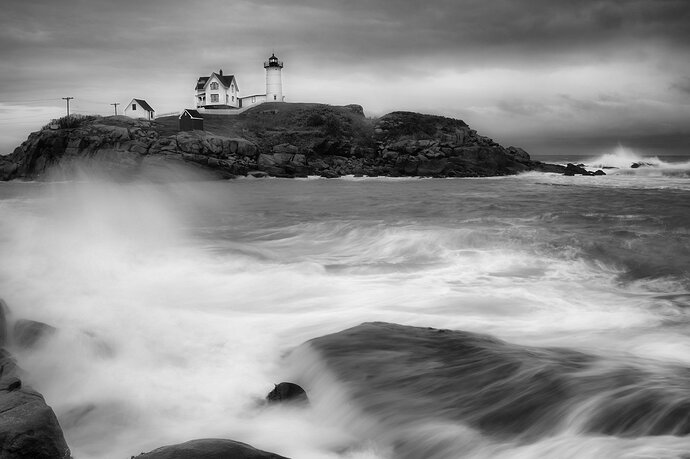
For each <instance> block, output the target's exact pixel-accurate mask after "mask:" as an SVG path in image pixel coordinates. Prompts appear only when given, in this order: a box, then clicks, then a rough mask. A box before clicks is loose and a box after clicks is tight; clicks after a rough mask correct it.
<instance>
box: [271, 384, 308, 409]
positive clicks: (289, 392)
mask: <svg viewBox="0 0 690 459" xmlns="http://www.w3.org/2000/svg"><path fill="white" fill-rule="evenodd" d="M266 400H267V401H268V403H286V402H289V403H300V404H301V403H309V398H307V393H306V392H305V391H304V389H302V388H301V387H300V386H299V385H297V384H295V383H291V382H281V383H280V384H276V385H275V387H274V388H273V390H272V391H271V392H269V393H268V395H267V396H266Z"/></svg>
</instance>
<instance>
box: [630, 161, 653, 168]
mask: <svg viewBox="0 0 690 459" xmlns="http://www.w3.org/2000/svg"><path fill="white" fill-rule="evenodd" d="M647 166H651V164H650V163H645V162H642V161H639V162H636V163H632V164H631V165H630V168H631V169H637V168H638V167H647Z"/></svg>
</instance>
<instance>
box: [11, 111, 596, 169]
mask: <svg viewBox="0 0 690 459" xmlns="http://www.w3.org/2000/svg"><path fill="white" fill-rule="evenodd" d="M204 118H205V119H204V122H205V130H204V131H190V132H178V130H177V117H167V118H159V119H157V120H155V121H147V120H141V119H140V120H134V119H130V118H127V117H124V116H109V117H97V116H94V117H71V118H68V119H61V120H55V121H54V122H52V123H50V124H48V125H47V126H45V127H44V129H42V130H41V131H37V132H34V133H32V134H31V135H30V136H29V138H28V139H27V140H26V141H25V142H23V143H22V144H21V145H20V146H19V147H17V148H16V149H15V151H14V153H12V154H11V155H7V156H0V180H12V179H23V180H51V179H53V178H55V179H63V178H69V177H70V176H73V175H74V174H75V172H77V171H83V170H90V169H91V168H95V169H98V170H99V171H101V172H103V171H104V172H106V173H107V174H109V175H113V176H115V177H121V178H129V177H133V176H137V175H139V174H146V173H147V172H150V171H152V170H153V171H155V170H159V169H161V168H166V167H171V166H173V167H174V166H175V165H181V164H186V165H192V166H194V167H195V168H196V169H197V170H200V171H204V172H205V173H208V174H210V175H211V176H213V177H216V178H233V177H238V176H254V177H265V176H271V177H306V176H321V177H327V178H335V177H341V176H346V175H355V176H371V177H376V176H386V177H488V176H500V175H512V174H517V173H520V172H525V171H542V172H554V173H561V174H566V175H574V174H582V175H594V174H593V173H591V172H589V171H587V170H585V169H584V168H582V167H580V166H575V165H568V166H567V167H565V166H561V165H554V164H546V163H542V162H539V161H533V160H532V159H531V158H530V156H529V154H528V153H527V152H526V151H524V150H523V149H521V148H518V147H507V148H505V147H503V146H501V145H499V144H498V143H496V142H494V141H493V140H492V139H490V138H488V137H485V136H481V135H479V134H478V133H477V132H476V131H475V130H473V129H471V128H470V127H469V126H468V125H467V124H466V123H465V122H464V121H461V120H456V119H451V118H446V117H442V116H435V115H423V114H419V113H412V112H393V113H389V114H387V115H384V116H382V117H381V118H378V119H375V120H372V119H368V118H366V117H365V116H364V112H363V109H362V107H360V106H358V105H348V106H344V107H338V106H330V105H323V104H288V103H281V104H276V103H269V104H262V105H260V106H258V107H256V108H254V109H252V110H249V111H247V112H245V113H243V114H241V115H236V116H221V115H204ZM597 174H603V172H597Z"/></svg>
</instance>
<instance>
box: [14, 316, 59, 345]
mask: <svg viewBox="0 0 690 459" xmlns="http://www.w3.org/2000/svg"><path fill="white" fill-rule="evenodd" d="M55 332H57V328H55V327H53V326H50V325H48V324H45V323H43V322H37V321H35V320H26V319H20V320H18V321H17V322H16V323H15V324H14V330H13V336H14V342H15V344H16V345H17V346H19V347H20V348H24V349H29V348H33V347H36V346H37V345H38V344H39V343H40V342H41V341H42V340H44V339H46V338H47V337H49V336H51V335H54V334H55Z"/></svg>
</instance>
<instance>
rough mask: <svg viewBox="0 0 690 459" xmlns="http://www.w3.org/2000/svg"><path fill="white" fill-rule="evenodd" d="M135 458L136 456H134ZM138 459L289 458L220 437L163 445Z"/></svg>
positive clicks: (139, 456)
mask: <svg viewBox="0 0 690 459" xmlns="http://www.w3.org/2000/svg"><path fill="white" fill-rule="evenodd" d="M132 457H133V458H134V457H135V456H132ZM136 458H137V459H287V458H285V457H284V456H279V455H277V454H273V453H269V452H266V451H261V450H259V449H256V448H254V447H252V446H250V445H248V444H246V443H241V442H238V441H234V440H224V439H220V438H205V439H201V440H192V441H188V442H185V443H180V444H177V445H169V446H163V447H161V448H158V449H155V450H153V451H151V452H148V453H141V454H140V455H138V456H136Z"/></svg>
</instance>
